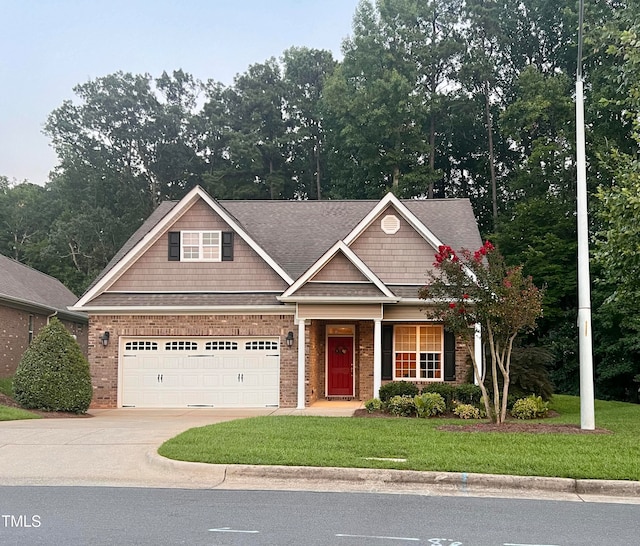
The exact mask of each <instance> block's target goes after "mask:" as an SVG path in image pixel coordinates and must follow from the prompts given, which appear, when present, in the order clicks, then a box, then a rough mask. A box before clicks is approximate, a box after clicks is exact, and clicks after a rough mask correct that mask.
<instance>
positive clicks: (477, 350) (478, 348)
mask: <svg viewBox="0 0 640 546" xmlns="http://www.w3.org/2000/svg"><path fill="white" fill-rule="evenodd" d="M473 341H474V343H473V353H474V356H475V360H476V362H477V363H478V372H479V374H480V377H482V373H483V371H484V362H483V359H482V357H483V354H482V326H481V325H480V323H479V322H476V325H475V334H474V339H473ZM473 382H474V383H475V384H476V385H477V384H478V379H477V378H476V376H475V374H473Z"/></svg>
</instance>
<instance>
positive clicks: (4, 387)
mask: <svg viewBox="0 0 640 546" xmlns="http://www.w3.org/2000/svg"><path fill="white" fill-rule="evenodd" d="M0 392H1V393H2V394H6V395H7V396H10V397H11V398H13V377H0ZM39 418H40V416H39V415H36V414H35V413H31V412H29V411H26V410H23V409H18V408H9V407H7V406H2V405H0V421H17V420H19V419H39Z"/></svg>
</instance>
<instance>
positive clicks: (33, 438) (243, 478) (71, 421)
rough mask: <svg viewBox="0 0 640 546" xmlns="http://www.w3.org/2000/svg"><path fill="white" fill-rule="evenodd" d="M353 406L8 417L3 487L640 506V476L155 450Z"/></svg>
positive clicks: (0, 470)
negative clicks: (204, 459) (262, 460)
mask: <svg viewBox="0 0 640 546" xmlns="http://www.w3.org/2000/svg"><path fill="white" fill-rule="evenodd" d="M357 407H359V406H358V405H354V404H353V403H343V404H340V403H337V404H336V403H332V404H330V405H329V404H324V405H323V404H319V405H315V406H313V407H311V408H307V409H304V410H295V409H275V410H274V409H270V408H265V409H246V410H229V409H207V408H198V409H184V410H169V409H168V410H146V409H117V410H91V411H90V414H91V415H92V417H79V418H65V419H34V420H25V421H7V422H0V485H81V486H96V485H98V486H125V487H169V488H220V489H285V490H314V491H375V492H389V493H391V492H392V493H399V492H402V493H414V494H422V495H469V496H500V497H521V498H555V499H561V500H576V501H606V502H626V503H638V504H640V482H624V481H621V482H614V481H600V480H573V479H565V478H538V477H518V476H492V475H484V474H466V473H445V472H415V471H401V470H372V469H347V468H312V467H285V466H248V465H209V464H202V463H185V462H180V461H171V460H169V459H165V458H163V457H160V456H159V455H158V454H157V448H158V447H159V446H160V444H162V442H164V441H165V440H167V439H169V438H171V437H173V436H175V435H176V434H178V433H180V432H182V431H184V430H187V429H189V428H193V427H198V426H204V425H208V424H212V423H220V422H223V421H229V420H233V419H241V418H246V417H253V416H259V415H291V414H293V415H297V414H303V415H330V416H348V415H352V414H353V411H354V410H355V409H356V408H357Z"/></svg>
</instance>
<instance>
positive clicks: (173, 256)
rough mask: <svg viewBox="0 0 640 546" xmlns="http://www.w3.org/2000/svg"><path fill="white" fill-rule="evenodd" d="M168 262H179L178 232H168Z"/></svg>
mask: <svg viewBox="0 0 640 546" xmlns="http://www.w3.org/2000/svg"><path fill="white" fill-rule="evenodd" d="M169 261H170V262H179V261H180V232H179V231H170V232H169Z"/></svg>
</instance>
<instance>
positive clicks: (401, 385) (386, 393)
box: [378, 381, 419, 404]
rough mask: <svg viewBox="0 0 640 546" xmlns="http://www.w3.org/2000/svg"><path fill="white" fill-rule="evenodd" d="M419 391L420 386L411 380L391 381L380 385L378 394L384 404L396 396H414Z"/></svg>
mask: <svg viewBox="0 0 640 546" xmlns="http://www.w3.org/2000/svg"><path fill="white" fill-rule="evenodd" d="M416 394H419V393H418V387H416V385H415V384H414V383H410V382H409V381H391V382H390V383H386V384H384V385H382V387H380V391H379V392H378V396H379V398H380V400H381V401H382V403H383V404H385V403H386V402H388V401H389V400H391V398H393V397H394V396H409V397H411V398H413V397H414V396H415V395H416Z"/></svg>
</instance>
